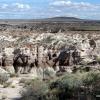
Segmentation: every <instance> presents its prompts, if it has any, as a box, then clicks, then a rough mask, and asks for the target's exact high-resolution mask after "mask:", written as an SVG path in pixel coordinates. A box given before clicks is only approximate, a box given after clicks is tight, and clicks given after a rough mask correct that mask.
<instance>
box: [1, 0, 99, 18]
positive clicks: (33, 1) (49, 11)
mask: <svg viewBox="0 0 100 100" xmlns="http://www.w3.org/2000/svg"><path fill="white" fill-rule="evenodd" d="M59 16H60V17H61V16H63V17H64V16H65V17H77V18H82V19H96V20H100V0H0V19H37V18H38V19H41V18H51V17H59Z"/></svg>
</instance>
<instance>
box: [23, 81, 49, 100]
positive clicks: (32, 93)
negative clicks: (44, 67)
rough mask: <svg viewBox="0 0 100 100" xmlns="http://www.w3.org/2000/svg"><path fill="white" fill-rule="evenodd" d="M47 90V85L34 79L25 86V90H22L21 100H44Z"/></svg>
mask: <svg viewBox="0 0 100 100" xmlns="http://www.w3.org/2000/svg"><path fill="white" fill-rule="evenodd" d="M47 92H48V86H47V85H46V84H45V83H44V82H42V81H40V80H34V81H32V82H31V85H30V86H29V87H27V89H26V91H22V92H21V94H22V98H21V100H45V94H46V93H47Z"/></svg>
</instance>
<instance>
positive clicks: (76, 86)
mask: <svg viewBox="0 0 100 100" xmlns="http://www.w3.org/2000/svg"><path fill="white" fill-rule="evenodd" d="M27 86H28V88H27V89H26V91H24V92H22V99H21V100H68V99H73V98H77V99H78V95H79V94H81V92H84V94H86V93H87V95H95V94H96V93H100V89H99V88H100V72H93V71H91V72H83V73H79V72H78V73H73V74H68V73H66V74H64V75H63V76H60V77H58V78H57V79H54V80H51V81H49V82H44V81H40V80H33V81H32V82H31V83H30V85H27ZM91 86H92V89H91ZM97 88H98V89H97ZM86 90H87V92H86ZM85 92H86V93H85Z"/></svg>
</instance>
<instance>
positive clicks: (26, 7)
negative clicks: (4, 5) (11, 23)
mask: <svg viewBox="0 0 100 100" xmlns="http://www.w3.org/2000/svg"><path fill="white" fill-rule="evenodd" d="M13 6H15V7H16V8H18V9H30V8H31V7H30V5H28V4H21V3H14V4H13Z"/></svg>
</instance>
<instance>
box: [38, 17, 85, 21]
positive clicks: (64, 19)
mask: <svg viewBox="0 0 100 100" xmlns="http://www.w3.org/2000/svg"><path fill="white" fill-rule="evenodd" d="M40 20H41V21H53V22H73V21H82V20H83V19H80V18H76V17H52V18H45V19H40Z"/></svg>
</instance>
